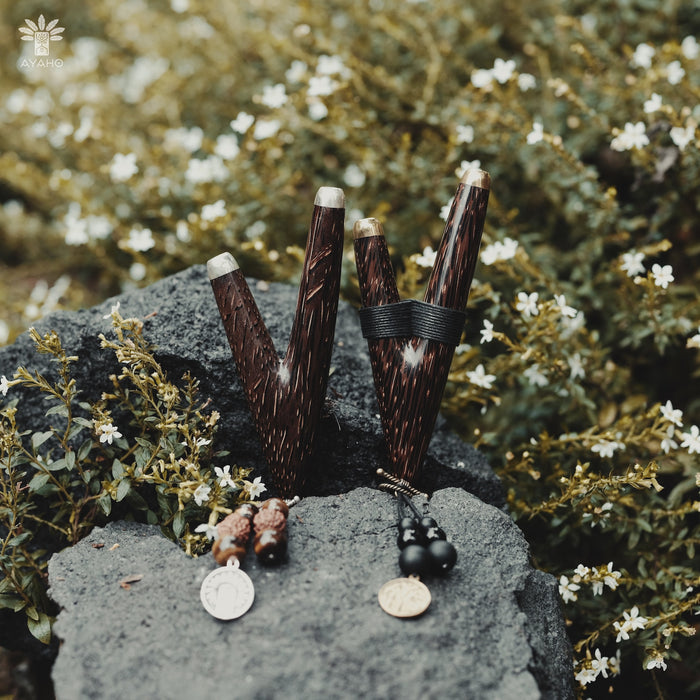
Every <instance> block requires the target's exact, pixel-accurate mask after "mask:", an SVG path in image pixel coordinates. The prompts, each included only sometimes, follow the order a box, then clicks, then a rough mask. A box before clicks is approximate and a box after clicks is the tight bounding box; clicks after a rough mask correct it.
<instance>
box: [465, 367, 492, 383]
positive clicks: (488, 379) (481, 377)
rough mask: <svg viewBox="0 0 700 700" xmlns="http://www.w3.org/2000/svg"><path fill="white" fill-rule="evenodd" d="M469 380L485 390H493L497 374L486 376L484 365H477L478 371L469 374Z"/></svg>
mask: <svg viewBox="0 0 700 700" xmlns="http://www.w3.org/2000/svg"><path fill="white" fill-rule="evenodd" d="M467 379H468V380H469V381H470V382H471V383H472V384H476V386H480V387H482V388H484V389H491V387H492V386H493V383H494V381H495V380H496V375H495V374H486V370H485V369H484V365H481V364H480V365H477V367H476V369H475V370H474V371H472V372H467Z"/></svg>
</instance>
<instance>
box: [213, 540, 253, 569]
mask: <svg viewBox="0 0 700 700" xmlns="http://www.w3.org/2000/svg"><path fill="white" fill-rule="evenodd" d="M211 553H212V554H213V555H214V561H216V563H217V564H219V565H220V566H226V562H227V561H228V560H229V559H230V558H231V557H234V558H235V559H238V561H239V562H241V563H243V560H244V559H245V547H244V546H242V545H241V544H239V543H238V542H237V541H236V540H235V539H234V538H233V537H222V538H220V539H218V540H216V541H215V542H214V546H213V547H212V548H211Z"/></svg>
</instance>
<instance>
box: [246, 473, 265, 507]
mask: <svg viewBox="0 0 700 700" xmlns="http://www.w3.org/2000/svg"><path fill="white" fill-rule="evenodd" d="M243 490H244V491H245V492H246V493H247V494H248V497H249V498H250V500H251V501H254V500H255V499H256V498H257V497H258V496H259V495H260V494H261V493H263V491H267V487H266V486H265V484H263V483H262V477H260V476H257V477H255V479H253V481H247V480H246V481H244V482H243Z"/></svg>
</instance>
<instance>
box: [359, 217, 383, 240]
mask: <svg viewBox="0 0 700 700" xmlns="http://www.w3.org/2000/svg"><path fill="white" fill-rule="evenodd" d="M352 235H353V238H355V239H357V238H368V237H369V236H383V235H384V229H383V227H382V222H381V221H379V219H374V218H371V217H370V218H369V219H358V220H357V221H356V222H355V225H354V226H353V227H352Z"/></svg>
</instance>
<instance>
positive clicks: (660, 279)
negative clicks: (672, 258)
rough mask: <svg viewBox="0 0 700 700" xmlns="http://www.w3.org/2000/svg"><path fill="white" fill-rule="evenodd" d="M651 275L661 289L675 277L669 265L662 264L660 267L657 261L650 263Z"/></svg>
mask: <svg viewBox="0 0 700 700" xmlns="http://www.w3.org/2000/svg"><path fill="white" fill-rule="evenodd" d="M651 276H652V277H653V278H654V284H655V285H656V286H657V287H661V288H662V289H666V288H667V287H668V285H669V284H670V283H671V282H673V280H674V279H675V278H674V276H673V268H672V267H671V266H670V265H664V266H663V267H662V266H661V265H659V264H658V263H654V264H653V265H652V267H651Z"/></svg>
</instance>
